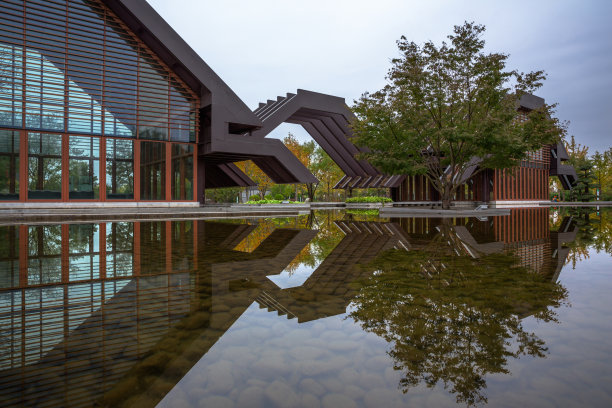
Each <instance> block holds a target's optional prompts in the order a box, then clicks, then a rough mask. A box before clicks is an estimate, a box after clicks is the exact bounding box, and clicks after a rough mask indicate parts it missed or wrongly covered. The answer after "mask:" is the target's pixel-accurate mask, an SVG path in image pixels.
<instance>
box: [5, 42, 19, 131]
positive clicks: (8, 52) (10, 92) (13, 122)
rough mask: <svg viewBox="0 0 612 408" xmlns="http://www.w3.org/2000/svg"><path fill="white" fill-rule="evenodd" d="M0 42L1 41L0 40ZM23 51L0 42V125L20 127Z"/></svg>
mask: <svg viewBox="0 0 612 408" xmlns="http://www.w3.org/2000/svg"><path fill="white" fill-rule="evenodd" d="M0 41H2V40H1V39H0ZM22 61H23V51H22V50H21V47H17V46H13V45H8V44H3V43H2V42H0V75H1V77H2V78H1V79H0V125H1V126H8V127H21V126H22V113H23V110H22V100H23V95H22V93H23V86H22V84H23V62H22Z"/></svg>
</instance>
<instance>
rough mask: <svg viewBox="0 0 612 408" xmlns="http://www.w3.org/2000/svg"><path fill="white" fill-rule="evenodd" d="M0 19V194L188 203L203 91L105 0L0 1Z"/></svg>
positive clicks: (191, 196) (28, 197) (5, 196)
mask: <svg viewBox="0 0 612 408" xmlns="http://www.w3.org/2000/svg"><path fill="white" fill-rule="evenodd" d="M0 23H1V24H0V200H14V201H16V200H19V199H20V197H21V198H22V199H25V200H63V201H67V200H170V199H174V200H193V199H194V189H193V186H192V185H193V182H194V180H193V175H194V169H193V166H194V165H195V157H193V155H194V154H195V149H194V147H193V145H194V144H195V143H196V142H197V140H196V138H197V123H198V108H199V98H198V97H197V95H196V94H195V93H193V92H192V90H191V89H189V88H188V87H187V86H186V85H184V83H183V82H182V81H181V80H180V79H179V78H178V76H176V75H175V74H174V72H173V71H172V70H170V69H169V68H168V67H167V66H166V65H165V64H164V63H163V62H161V60H159V58H158V57H157V56H156V55H155V53H154V52H152V51H151V50H150V49H149V48H148V47H147V46H146V45H145V44H144V43H143V42H142V41H141V40H140V39H139V38H138V37H137V36H136V35H135V34H134V33H132V32H131V31H130V30H129V29H128V28H127V26H125V25H124V23H123V22H122V21H120V20H119V19H118V18H117V17H116V16H115V15H114V14H113V13H112V12H111V11H110V10H109V9H108V8H107V7H106V6H105V5H104V4H102V2H101V1H99V0H45V1H42V0H3V1H2V2H0ZM141 140H142V141H141ZM144 140H147V141H144ZM166 151H167V152H175V151H177V152H178V151H181V152H182V153H178V154H177V155H179V156H181V157H182V156H183V155H184V153H185V152H190V153H191V154H192V157H191V158H187V157H182V158H181V159H177V160H178V161H177V163H176V166H178V167H177V168H176V169H177V170H176V172H175V161H174V160H175V159H174V154H172V155H170V154H165V153H164V154H163V155H162V156H159V157H158V156H151V155H154V154H158V153H160V152H166ZM138 152H140V154H138ZM141 159H145V162H140V161H141ZM26 163H27V165H26ZM186 165H187V166H189V165H191V167H192V168H190V169H185V166H186ZM141 170H144V171H146V172H147V173H146V174H143V175H142V176H140V174H139V172H140V171H141ZM170 171H172V172H173V173H172V174H171V175H169V174H166V172H170ZM177 174H178V175H179V177H183V176H184V177H186V179H184V180H175V178H176V176H177ZM137 182H140V185H135V183H137ZM175 189H178V190H177V191H176V192H175ZM170 191H172V194H170ZM141 194H142V196H140V195H141Z"/></svg>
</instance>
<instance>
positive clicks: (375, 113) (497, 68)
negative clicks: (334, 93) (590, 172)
mask: <svg viewBox="0 0 612 408" xmlns="http://www.w3.org/2000/svg"><path fill="white" fill-rule="evenodd" d="M484 31H485V27H484V26H482V25H477V24H474V23H469V22H466V23H464V24H463V25H462V26H455V28H454V34H452V35H449V36H448V38H449V40H450V43H446V42H443V43H442V45H441V46H436V45H435V44H434V43H433V42H431V41H430V42H427V43H425V44H424V45H423V46H419V45H417V44H415V43H414V42H409V41H408V40H407V39H406V38H405V37H401V39H400V40H399V41H398V42H397V45H398V48H399V51H400V54H401V55H400V57H399V58H396V59H393V60H392V66H391V69H390V70H389V73H388V75H387V80H388V84H387V85H386V86H385V87H384V88H383V89H381V90H380V91H377V92H374V93H371V94H370V93H367V92H366V93H364V94H363V95H362V96H361V98H360V99H359V100H357V101H355V105H354V107H353V110H354V112H355V114H356V116H357V118H358V120H356V121H355V122H354V123H353V130H354V132H355V135H356V136H357V139H356V141H357V144H358V145H360V146H363V147H366V148H368V149H369V151H368V152H366V153H363V154H362V158H364V159H366V160H368V161H369V162H370V163H371V164H372V165H374V166H376V167H378V168H379V169H380V170H381V171H382V172H384V173H387V174H409V175H415V174H423V175H425V176H426V177H427V179H428V180H429V181H430V182H431V183H432V185H433V186H434V188H435V189H436V190H437V191H438V192H439V193H440V196H441V197H442V206H443V208H445V209H448V208H450V202H451V200H452V197H453V195H454V194H455V192H456V191H457V189H458V188H459V186H461V185H462V184H463V182H464V181H465V180H464V176H467V175H468V172H470V171H471V170H472V169H473V167H474V166H473V165H474V164H475V163H477V164H478V168H477V169H476V170H475V172H474V173H472V175H476V174H478V173H479V172H482V171H485V170H486V169H500V168H511V167H514V166H516V165H517V164H518V163H519V161H520V160H522V159H525V158H526V157H527V154H528V152H533V151H537V150H539V149H541V148H542V146H543V145H545V144H548V143H556V142H557V141H558V140H559V138H560V136H561V135H562V134H563V133H564V126H563V125H562V124H560V123H559V121H558V120H557V119H556V118H555V117H554V108H555V105H544V106H542V107H541V108H538V109H534V110H532V111H529V112H525V115H526V117H527V119H528V120H517V110H516V109H517V106H519V105H518V102H519V99H520V98H521V96H522V95H524V94H525V93H533V92H534V91H536V90H537V89H539V88H540V87H541V86H542V84H543V81H544V80H545V78H546V74H545V73H544V72H543V71H535V72H530V73H526V74H525V73H519V72H517V71H509V70H507V69H506V61H507V59H508V55H507V54H502V53H490V54H485V53H484V52H483V49H484V45H485V42H484V40H482V39H481V35H482V33H483V32H484Z"/></svg>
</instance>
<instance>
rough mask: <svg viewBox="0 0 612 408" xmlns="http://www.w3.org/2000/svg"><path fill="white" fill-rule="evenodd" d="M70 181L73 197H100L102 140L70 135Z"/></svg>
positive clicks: (70, 193) (70, 195)
mask: <svg viewBox="0 0 612 408" xmlns="http://www.w3.org/2000/svg"><path fill="white" fill-rule="evenodd" d="M68 146H69V162H68V163H69V164H68V167H69V169H68V181H69V197H70V198H71V199H93V198H100V140H99V139H98V138H97V137H81V136H70V140H69V143H68Z"/></svg>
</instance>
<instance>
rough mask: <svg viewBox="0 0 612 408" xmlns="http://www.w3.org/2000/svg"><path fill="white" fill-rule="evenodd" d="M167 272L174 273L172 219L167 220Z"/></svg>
mask: <svg viewBox="0 0 612 408" xmlns="http://www.w3.org/2000/svg"><path fill="white" fill-rule="evenodd" d="M165 226H166V273H172V221H166V222H165Z"/></svg>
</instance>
